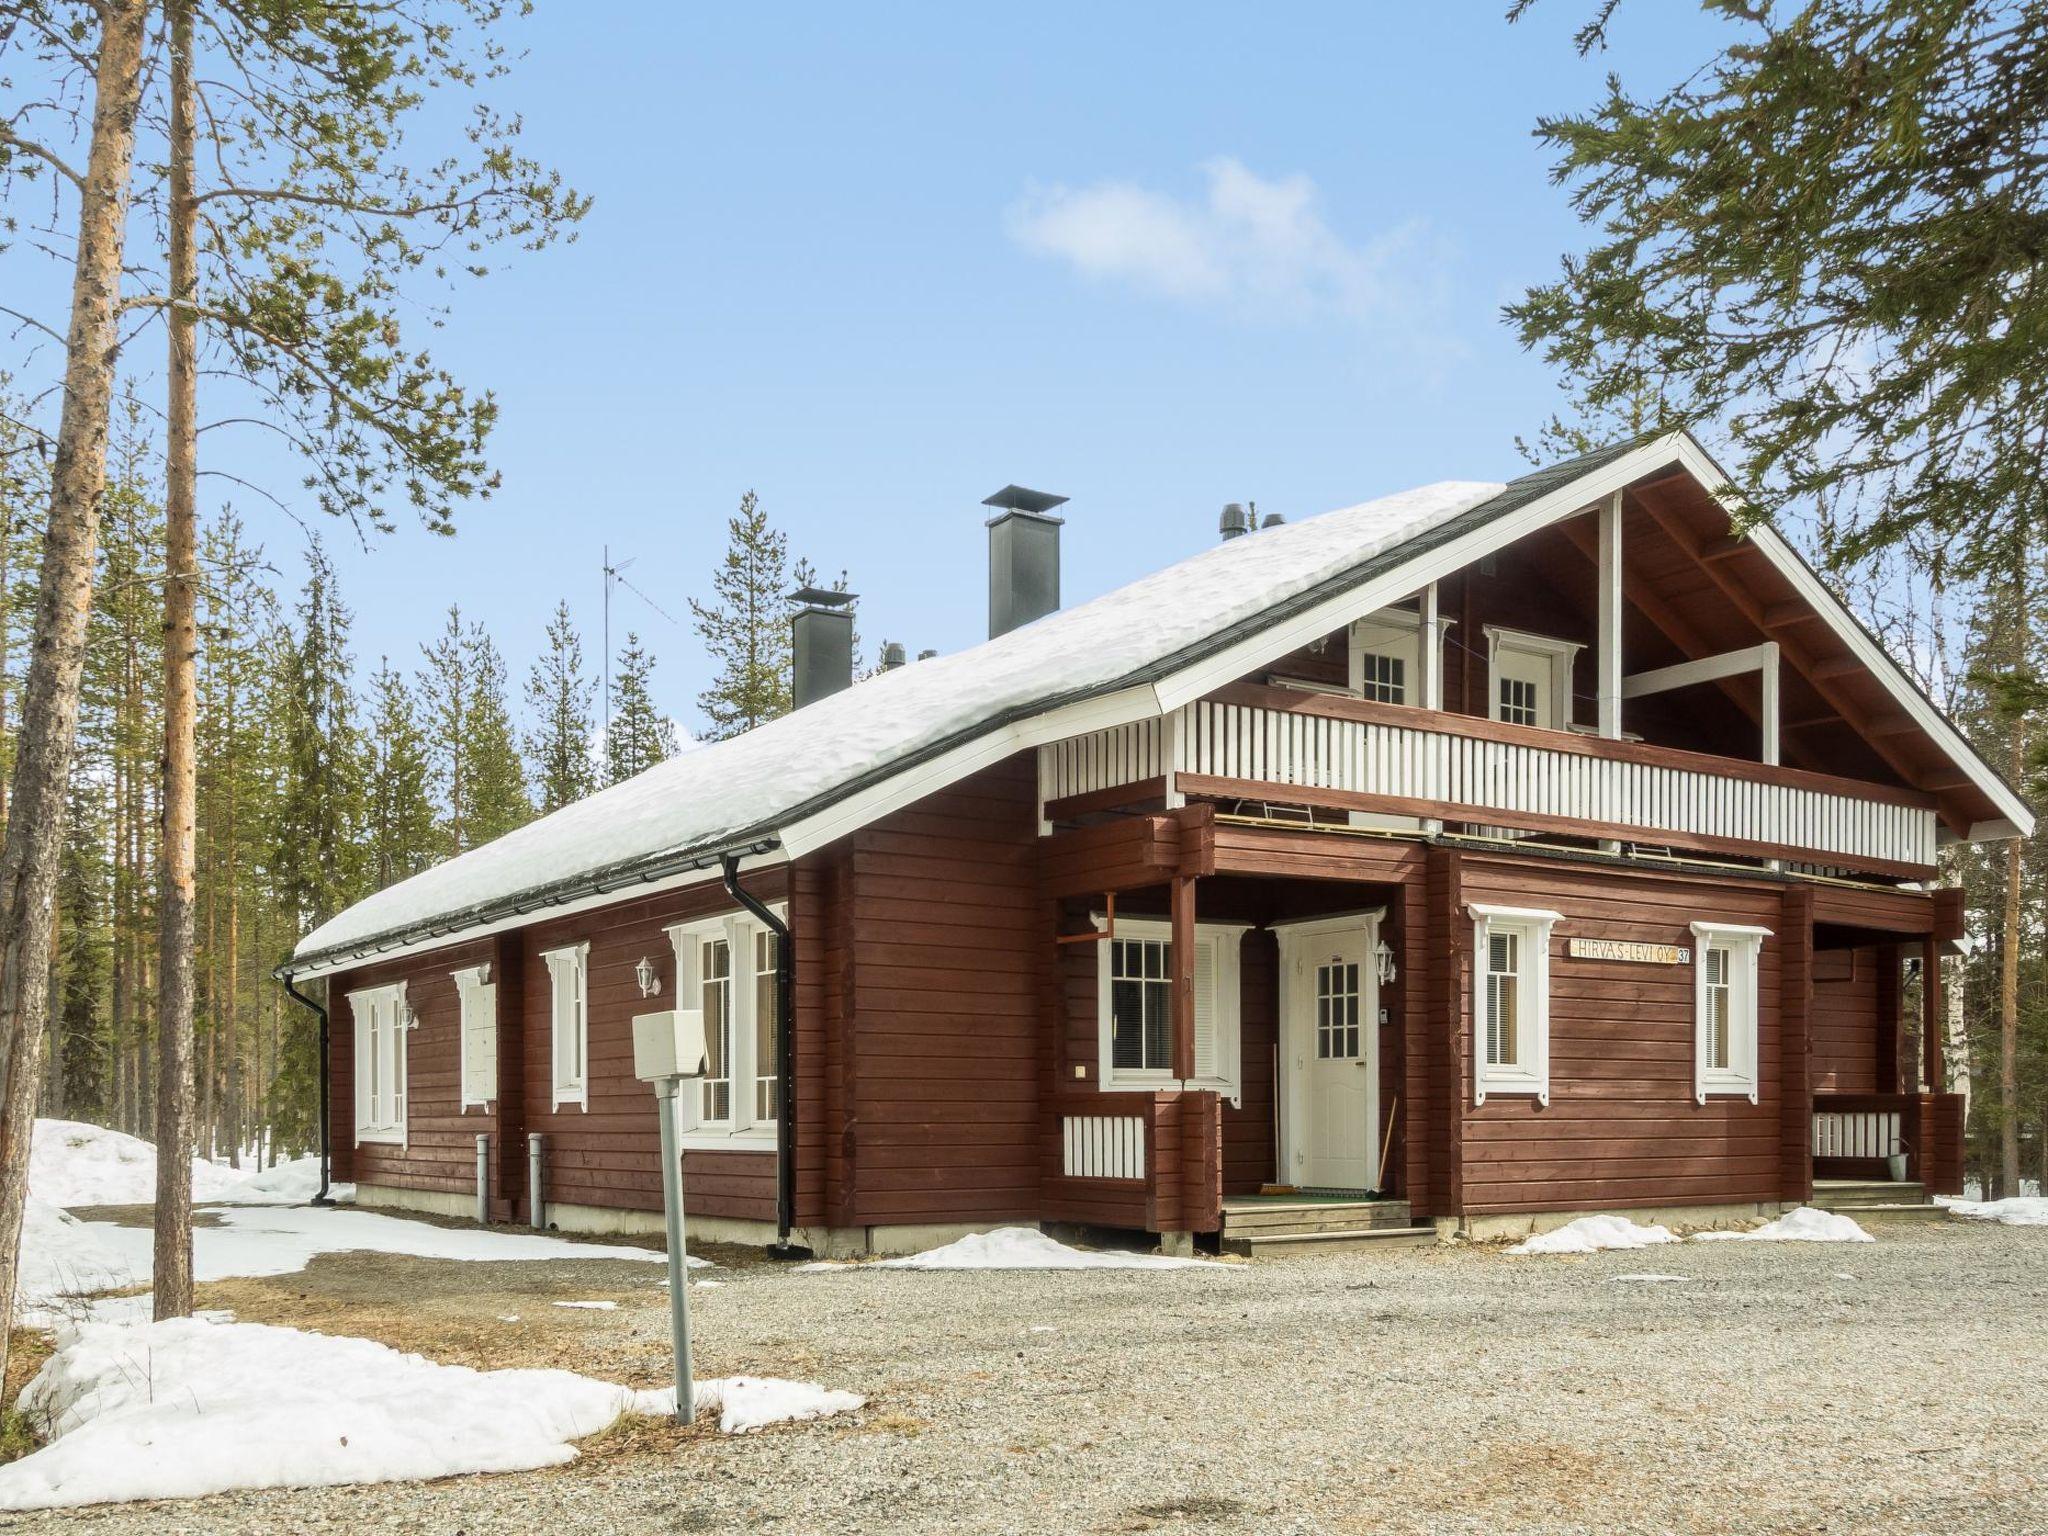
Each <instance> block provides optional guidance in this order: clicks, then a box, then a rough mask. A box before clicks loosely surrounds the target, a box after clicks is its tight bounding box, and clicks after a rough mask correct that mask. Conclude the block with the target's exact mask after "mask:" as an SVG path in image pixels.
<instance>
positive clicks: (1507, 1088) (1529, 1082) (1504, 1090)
mask: <svg viewBox="0 0 2048 1536" xmlns="http://www.w3.org/2000/svg"><path fill="white" fill-rule="evenodd" d="M1475 1096H1476V1097H1477V1099H1478V1101H1479V1102H1480V1103H1481V1104H1484V1103H1485V1102H1486V1101H1487V1100H1488V1099H1491V1098H1503V1099H1535V1100H1536V1101H1537V1102H1538V1103H1540V1104H1543V1105H1545V1106H1546V1107H1547V1106H1548V1105H1549V1103H1550V1084H1548V1083H1546V1082H1541V1081H1539V1080H1538V1079H1536V1078H1533V1077H1509V1078H1488V1079H1484V1080H1482V1081H1481V1082H1480V1083H1479V1085H1478V1090H1477V1093H1476V1095H1475Z"/></svg>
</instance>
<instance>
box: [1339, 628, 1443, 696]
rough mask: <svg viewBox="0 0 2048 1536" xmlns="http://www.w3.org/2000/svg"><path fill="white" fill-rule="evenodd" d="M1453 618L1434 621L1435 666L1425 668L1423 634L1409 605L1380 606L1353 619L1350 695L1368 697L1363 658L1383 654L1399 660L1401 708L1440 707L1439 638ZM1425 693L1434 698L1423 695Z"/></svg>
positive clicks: (1441, 666)
mask: <svg viewBox="0 0 2048 1536" xmlns="http://www.w3.org/2000/svg"><path fill="white" fill-rule="evenodd" d="M1456 622H1457V621H1456V620H1455V619H1447V618H1443V617H1441V616H1439V617H1438V619H1437V621H1436V634H1435V635H1434V636H1433V637H1432V638H1433V640H1434V643H1435V645H1436V648H1437V649H1436V654H1437V658H1438V660H1437V665H1435V666H1434V667H1425V666H1423V664H1422V661H1423V658H1422V647H1423V645H1424V643H1425V640H1424V635H1423V629H1424V625H1423V621H1422V615H1421V614H1420V613H1418V612H1416V611H1415V610H1414V609H1410V608H1381V609H1379V610H1377V611H1376V612H1373V613H1369V614H1367V615H1366V616H1365V617H1364V618H1362V619H1356V620H1354V621H1353V622H1352V625H1351V645H1350V651H1351V656H1350V663H1351V665H1350V674H1349V675H1350V683H1351V688H1350V691H1351V696H1352V697H1353V698H1358V699H1363V698H1367V697H1369V695H1368V694H1367V693H1366V688H1365V658H1366V657H1368V656H1384V657H1386V658H1388V659H1389V660H1392V661H1398V662H1400V663H1401V669H1402V682H1401V691H1402V695H1403V696H1402V699H1401V703H1402V705H1403V706H1404V707H1413V708H1421V709H1441V708H1443V699H1442V698H1441V697H1440V695H1441V692H1442V688H1443V670H1444V669H1443V663H1442V657H1443V637H1444V632H1445V631H1446V630H1448V629H1449V628H1450V627H1451V625H1453V624H1454V623H1456ZM1425 692H1429V693H1434V694H1437V695H1439V696H1438V697H1424V694H1425Z"/></svg>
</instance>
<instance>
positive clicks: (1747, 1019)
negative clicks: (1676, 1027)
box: [1692, 922, 1771, 1104]
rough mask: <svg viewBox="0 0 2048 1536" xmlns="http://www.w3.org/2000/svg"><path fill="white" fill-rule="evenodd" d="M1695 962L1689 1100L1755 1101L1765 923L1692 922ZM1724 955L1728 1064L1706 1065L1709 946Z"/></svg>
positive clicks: (1708, 1020)
mask: <svg viewBox="0 0 2048 1536" xmlns="http://www.w3.org/2000/svg"><path fill="white" fill-rule="evenodd" d="M1692 933H1693V938H1694V940H1695V943H1694V944H1693V951H1692V965H1693V1099H1694V1101H1695V1102H1696V1103H1700V1104H1704V1103H1706V1102H1707V1100H1708V1099H1709V1098H1746V1099H1748V1100H1749V1102H1750V1103H1752V1104H1754V1103H1756V1101H1757V1087H1758V1083H1757V1076H1758V1074H1757V1067H1756V1058H1757V1011H1758V1010H1757V972H1758V970H1759V964H1758V962H1759V961H1760V960H1761V958H1762V955H1763V944H1764V940H1765V939H1768V938H1769V937H1770V936H1771V930H1770V929H1768V928H1752V927H1748V926H1745V925H1743V924H1740V923H1706V922H1701V923H1694V924H1693V925H1692ZM1710 949H1718V950H1722V951H1725V952H1726V954H1727V956H1728V982H1727V985H1728V1065H1727V1066H1725V1067H1709V1066H1708V1065H1707V1055H1708V1052H1707V1046H1708V1039H1709V1034H1710V1031H1711V1028H1712V1023H1711V1020H1710V1019H1709V1017H1708V1009H1707V951H1708V950H1710Z"/></svg>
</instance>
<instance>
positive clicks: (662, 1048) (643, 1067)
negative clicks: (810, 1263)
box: [633, 1008, 706, 1424]
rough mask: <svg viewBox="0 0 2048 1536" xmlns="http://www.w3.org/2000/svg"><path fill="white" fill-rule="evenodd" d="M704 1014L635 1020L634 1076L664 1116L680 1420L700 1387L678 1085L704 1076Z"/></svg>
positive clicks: (669, 1012) (688, 1415) (675, 1012)
mask: <svg viewBox="0 0 2048 1536" xmlns="http://www.w3.org/2000/svg"><path fill="white" fill-rule="evenodd" d="M705 1065H706V1062H705V1052H704V1014H703V1010H701V1009H698V1008H668V1009H664V1010H663V1011H661V1012H660V1013H643V1014H639V1015H637V1016H636V1017H635V1018H634V1020H633V1075H634V1076H635V1077H637V1078H639V1079H640V1080H641V1081H642V1082H646V1083H652V1084H653V1085H654V1106H655V1112H656V1114H657V1115H659V1117H660V1119H661V1203H662V1209H663V1213H664V1214H665V1215H666V1217H667V1224H668V1320H669V1339H670V1343H671V1344H672V1346H673V1348H674V1351H675V1367H676V1419H677V1422H679V1423H682V1424H688V1423H690V1422H691V1421H692V1420H694V1419H695V1418H696V1417H697V1395H696V1387H695V1384H694V1383H693V1382H692V1380H691V1378H690V1289H689V1285H690V1282H689V1277H688V1274H687V1273H686V1270H687V1259H686V1256H685V1254H684V1252H683V1165H682V1152H681V1149H680V1147H679V1146H678V1138H677V1135H676V1084H678V1083H680V1082H682V1081H683V1080H684V1079H685V1078H697V1077H702V1076H703V1075H704V1070H705Z"/></svg>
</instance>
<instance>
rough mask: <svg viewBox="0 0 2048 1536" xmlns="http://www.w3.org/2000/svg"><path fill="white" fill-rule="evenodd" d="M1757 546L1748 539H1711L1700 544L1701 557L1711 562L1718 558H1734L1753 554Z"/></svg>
mask: <svg viewBox="0 0 2048 1536" xmlns="http://www.w3.org/2000/svg"><path fill="white" fill-rule="evenodd" d="M1755 549H1756V546H1755V545H1754V544H1752V543H1750V542H1749V540H1747V539H1738V538H1733V537H1730V538H1725V539H1709V540H1707V542H1706V543H1704V544H1702V545H1701V546H1700V558H1701V559H1702V560H1704V561H1707V562H1708V563H1709V564H1712V563H1713V562H1715V561H1717V560H1733V559H1734V558H1735V557H1736V556H1737V555H1746V554H1751V553H1753V552H1754V551H1755Z"/></svg>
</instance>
